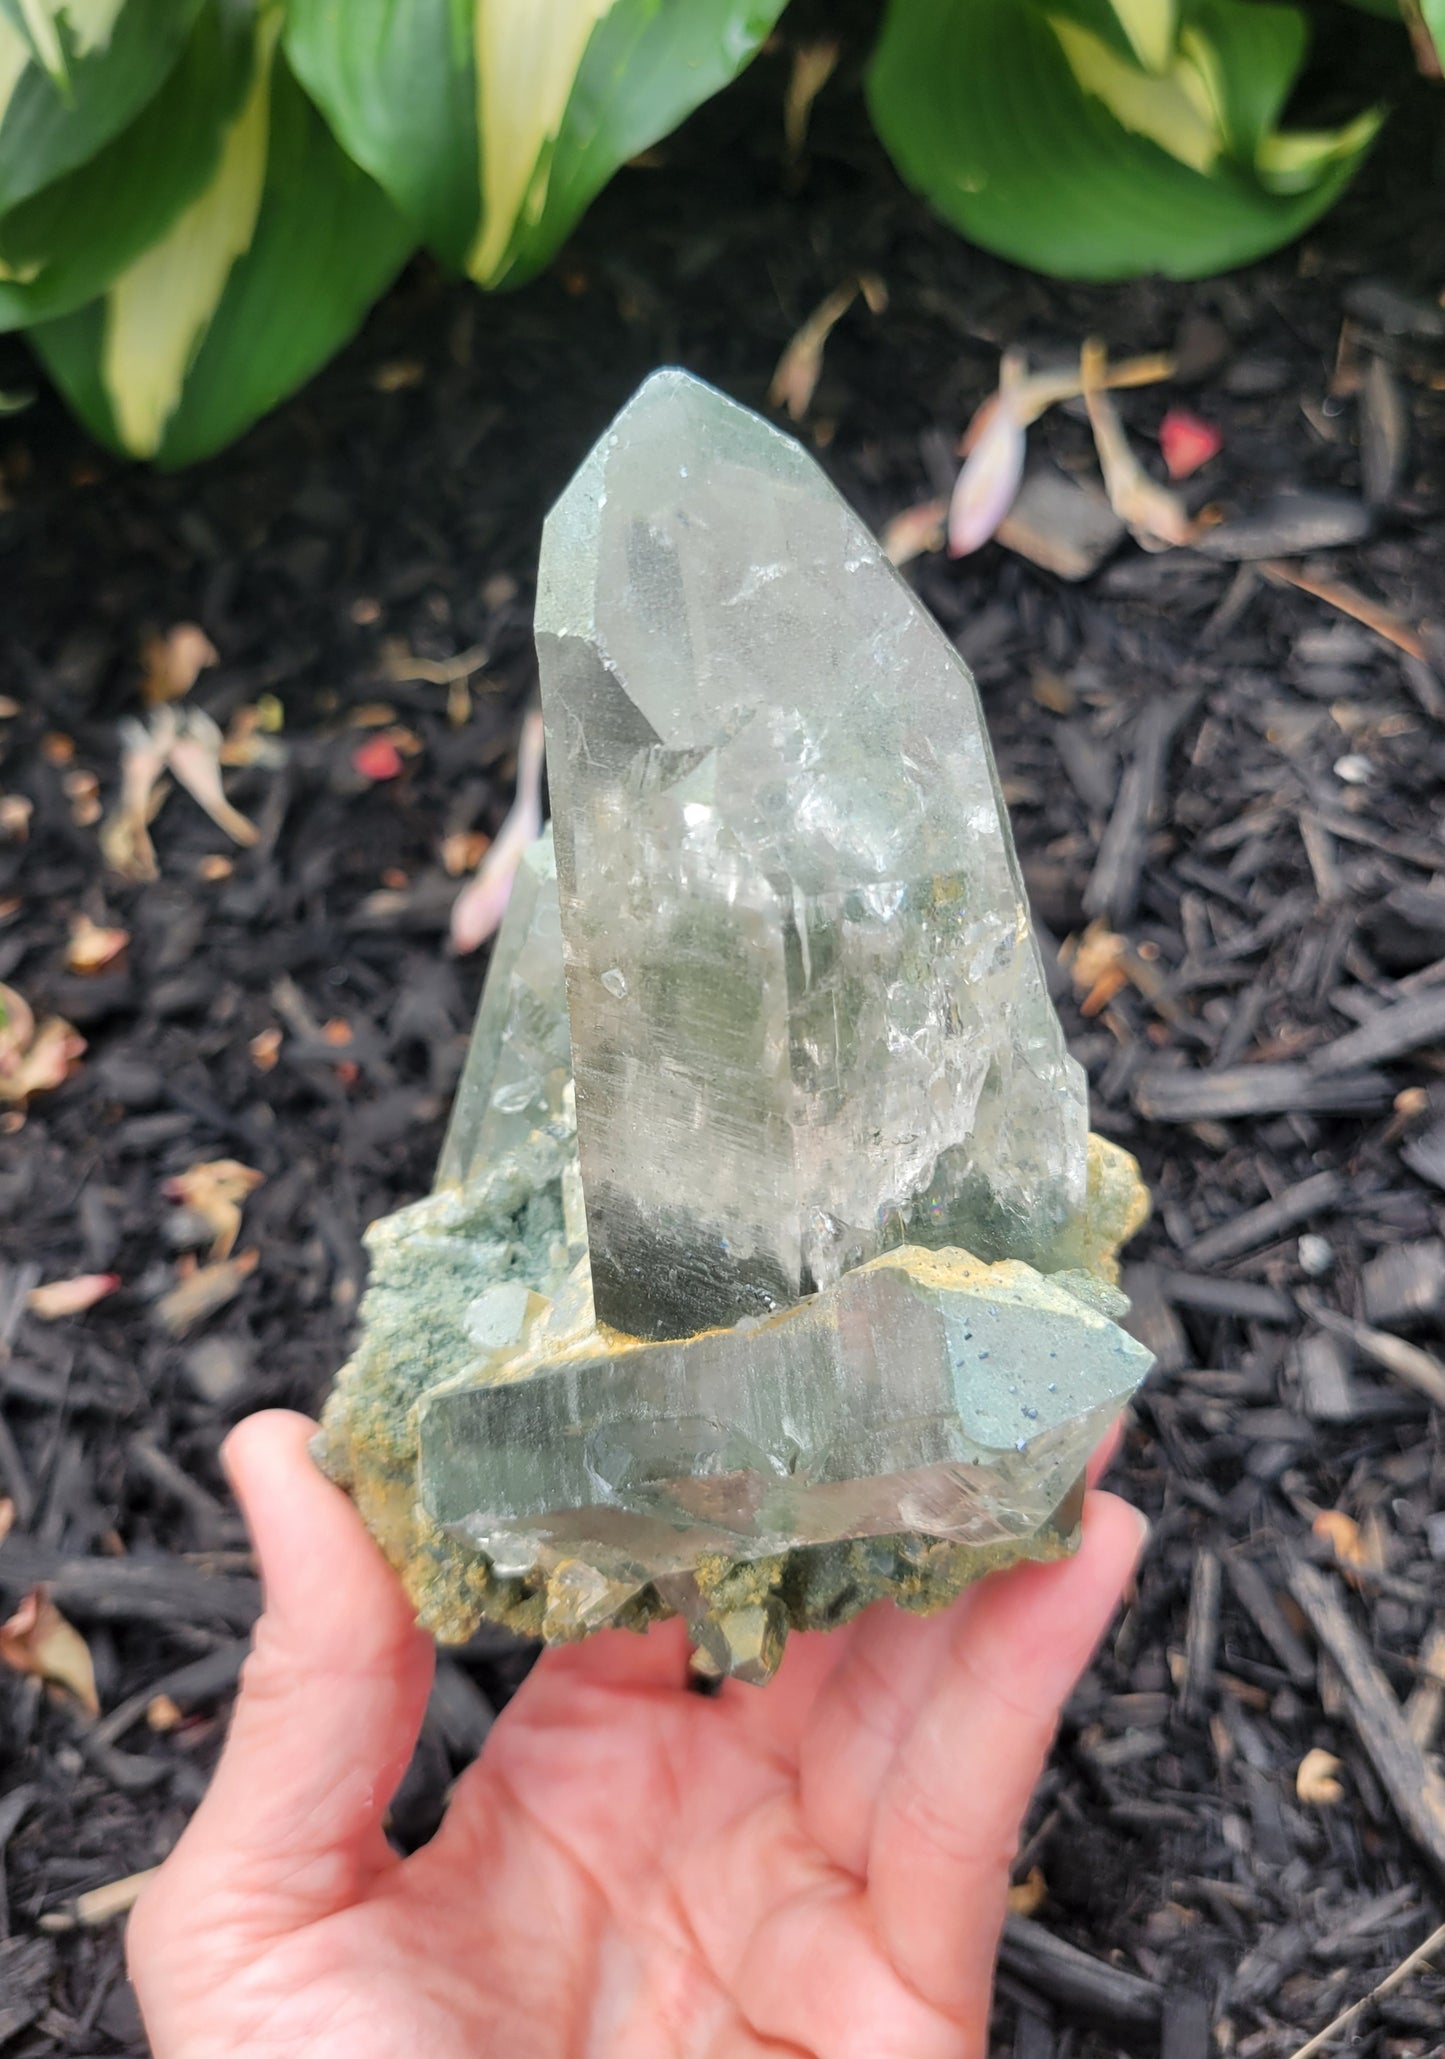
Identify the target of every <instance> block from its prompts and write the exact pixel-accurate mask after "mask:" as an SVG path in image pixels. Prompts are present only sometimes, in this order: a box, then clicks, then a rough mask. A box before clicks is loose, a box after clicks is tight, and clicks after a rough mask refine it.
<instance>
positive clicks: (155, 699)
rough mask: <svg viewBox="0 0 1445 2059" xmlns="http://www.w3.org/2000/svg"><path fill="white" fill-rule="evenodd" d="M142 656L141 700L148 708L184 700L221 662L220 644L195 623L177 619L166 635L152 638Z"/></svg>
mask: <svg viewBox="0 0 1445 2059" xmlns="http://www.w3.org/2000/svg"><path fill="white" fill-rule="evenodd" d="M141 657H142V659H143V661H144V663H145V677H144V679H142V681H141V689H140V691H141V699H142V700H143V701H144V702H145V704H146V706H147V707H148V708H155V707H159V706H160V705H161V704H162V703H163V702H165V701H178V700H180V699H181V698H182V696H183V695H185V694H188V693H189V692H190V690H191V688H192V687H193V686H194V685H195V683H196V681H197V680H198V679H199V678H200V676H201V674H202V672H203V671H204V670H205V669H206V667H207V666H208V665H219V664H220V662H221V654H220V652H219V651H218V650H217V649H216V646H215V645H214V644H213V643H212V642H211V639H210V638H209V637H208V636H207V634H206V632H205V630H204V629H201V628H199V627H198V626H197V625H196V623H194V622H177V624H176V625H175V627H174V629H168V630H167V631H166V633H165V635H164V636H152V637H150V638H149V639H148V641H147V642H146V644H145V647H144V649H143V650H142V652H141Z"/></svg>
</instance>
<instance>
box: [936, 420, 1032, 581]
mask: <svg viewBox="0 0 1445 2059" xmlns="http://www.w3.org/2000/svg"><path fill="white" fill-rule="evenodd" d="M1027 441H1028V439H1027V436H1026V433H1025V430H1024V426H1023V423H1022V422H1021V421H1020V420H1019V418H1018V415H1017V413H1016V412H1015V410H1014V408H1013V406H1012V405H1011V403H1010V402H1009V400H1008V399H1006V398H1005V396H1004V395H1003V394H1002V393H995V394H993V395H991V396H990V398H989V399H988V400H986V401H985V402H984V404H983V406H982V407H981V408H980V409H979V411H978V413H977V414H976V415H975V416H974V418H973V422H972V424H971V426H970V428H969V432H968V446H969V448H968V457H967V458H966V459H965V461H964V466H963V470H962V471H961V472H960V473H959V475H958V478H957V480H956V481H955V483H954V488H953V497H952V499H951V500H950V501H949V504H948V554H949V556H950V557H951V558H966V557H968V556H969V554H970V553H971V552H973V551H976V550H981V549H982V548H983V546H984V544H986V543H987V542H988V540H989V538H990V537H991V536H992V535H993V533H994V531H995V530H996V529H997V528H998V525H999V523H1000V522H1002V520H1003V518H1004V516H1005V515H1006V514H1007V513H1008V511H1009V509H1010V508H1011V507H1012V506H1013V504H1014V499H1015V496H1016V495H1017V493H1018V490H1019V486H1020V484H1021V483H1022V480H1023V476H1024V454H1025V451H1026V448H1027Z"/></svg>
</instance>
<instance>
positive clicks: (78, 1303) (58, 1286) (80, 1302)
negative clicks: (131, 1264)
mask: <svg viewBox="0 0 1445 2059" xmlns="http://www.w3.org/2000/svg"><path fill="white" fill-rule="evenodd" d="M119 1285H120V1274H119V1273H80V1274H78V1275H77V1277H76V1278H75V1279H73V1280H50V1281H48V1282H47V1283H46V1285H45V1286H43V1287H32V1288H31V1289H30V1292H29V1293H28V1294H27V1295H26V1297H25V1306H26V1307H27V1308H28V1309H29V1311H30V1313H31V1314H32V1315H33V1316H38V1317H39V1318H40V1320H41V1322H42V1323H53V1322H55V1321H57V1320H58V1319H59V1318H60V1317H62V1316H68V1315H84V1313H85V1311H86V1309H88V1308H94V1307H95V1304H96V1302H97V1301H104V1299H105V1297H106V1295H107V1294H114V1292H115V1290H116V1288H117V1287H118V1286H119Z"/></svg>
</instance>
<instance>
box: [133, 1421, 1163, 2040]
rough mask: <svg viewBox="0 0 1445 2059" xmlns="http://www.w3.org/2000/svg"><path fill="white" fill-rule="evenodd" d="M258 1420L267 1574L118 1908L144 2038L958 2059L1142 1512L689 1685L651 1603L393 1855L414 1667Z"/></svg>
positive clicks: (293, 1429) (322, 1506)
mask: <svg viewBox="0 0 1445 2059" xmlns="http://www.w3.org/2000/svg"><path fill="white" fill-rule="evenodd" d="M311 1427H312V1426H311V1425H310V1424H309V1423H307V1422H306V1421H305V1419H304V1418H302V1417H299V1416H292V1415H285V1414H278V1413H273V1414H267V1415H263V1416H256V1417H253V1418H251V1419H250V1421H248V1422H247V1423H245V1424H243V1425H242V1426H241V1428H240V1429H239V1430H237V1431H236V1432H235V1433H234V1434H233V1436H232V1438H231V1440H230V1445H229V1447H228V1463H229V1465H230V1469H231V1472H232V1476H233V1478H234V1480H235V1483H236V1486H237V1490H238V1493H239V1494H240V1497H241V1500H242V1503H243V1505H244V1507H245V1509H246V1513H247V1516H248V1520H249V1521H250V1524H251V1528H252V1532H253V1535H254V1537H255V1540H256V1546H257V1551H258V1553H259V1556H260V1559H261V1565H262V1571H263V1574H264V1577H265V1582H266V1593H267V1608H266V1614H265V1616H264V1617H263V1619H262V1622H261V1624H260V1626H259V1628H258V1632H257V1640H256V1649H255V1652H254V1653H253V1655H252V1657H251V1659H250V1660H249V1661H248V1663H247V1667H246V1674H245V1679H244V1683H243V1688H242V1692H241V1696H240V1699H239V1701H238V1703H237V1707H236V1715H235V1720H234V1723H233V1727H232V1732H231V1737H230V1740H229V1742H228V1744H227V1746H226V1750H225V1753H224V1755H223V1758H222V1760H221V1764H220V1766H219V1768H218V1770H217V1773H216V1778H215V1780H214V1782H213V1784H212V1787H211V1790H210V1792H209V1793H208V1795H207V1797H206V1799H205V1801H204V1802H203V1804H202V1806H201V1808H200V1809H199V1810H198V1812H197V1814H196V1816H195V1819H194V1820H193V1822H192V1823H191V1825H190V1827H189V1829H188V1830H187V1831H186V1833H185V1835H184V1836H183V1837H182V1839H181V1841H180V1843H179V1844H178V1846H177V1847H176V1850H175V1851H174V1853H173V1854H172V1856H171V1857H170V1859H169V1860H168V1861H167V1862H166V1864H165V1866H164V1867H163V1868H162V1869H161V1871H160V1873H159V1875H158V1876H157V1878H156V1880H155V1881H154V1882H153V1883H152V1885H151V1886H150V1887H149V1888H148V1890H147V1892H146V1894H145V1895H144V1896H143V1898H142V1900H141V1902H140V1904H139V1905H138V1907H137V1909H136V1912H135V1915H134V1916H133V1918H132V1921H131V1931H130V1938H129V1950H130V1958H131V1969H132V1974H133V1977H134V1980H135V1983H136V1988H137V1991H138V1993H139V1996H140V2000H141V2005H142V2008H143V2011H144V2014H145V2018H146V2024H147V2028H148V2030H149V2032H150V2035H151V2038H152V2042H153V2049H154V2051H155V2053H156V2055H157V2059H211V2055H216V2059H220V2055H221V2054H225V2055H227V2059H233V2055H236V2054H248V2053H267V2054H272V2055H276V2059H288V2055H293V2054H295V2055H300V2054H306V2055H314V2059H331V2055H335V2059H343V2055H344V2059H390V2055H393V2054H395V2055H397V2059H400V2055H402V2054H406V2055H408V2059H410V2055H423V2059H452V2055H453V2054H456V2055H461V2054H464V2053H465V2054H469V2055H476V2054H485V2055H489V2059H490V2055H496V2059H571V2055H577V2059H583V2055H586V2059H614V2055H616V2059H734V2055H737V2059H742V2055H745V2054H746V2055H754V2054H765V2053H774V2054H792V2055H798V2054H817V2055H820V2059H935V2055H937V2059H964V2055H974V2054H981V2053H982V2052H983V2051H984V2050H985V2046H986V2031H987V2018H988V2000H989V1989H990V1982H991V1975H992V1966H993V1958H994V1953H995V1950H996V1947H997V1942H998V1933H999V1927H1000V1924H1001V1922H1002V1917H1003V1911H1004V1898H1005V1891H1006V1888H1007V1882H1008V1874H1009V1867H1010V1864H1011V1861H1012V1858H1013V1854H1014V1849H1015V1846H1016V1842H1017V1838H1018V1831H1019V1825H1020V1823H1021V1821H1022V1817H1023V1813H1024V1810H1025V1808H1026V1806H1027V1802H1028V1797H1029V1793H1030V1790H1031V1789H1032V1786H1033V1784H1034V1782H1035V1780H1036V1779H1037V1777H1038V1773H1039V1769H1040V1766H1041V1764H1042V1760H1043V1757H1044V1754H1045V1752H1046V1750H1047V1748H1048V1743H1049V1739H1050V1737H1051V1735H1052V1733H1053V1729H1054V1725H1055V1723H1056V1721H1057V1717H1058V1711H1059V1707H1060V1704H1061V1702H1062V1700H1063V1698H1064V1696H1065V1695H1066V1694H1067V1692H1068V1690H1069V1688H1070V1686H1071V1685H1072V1683H1073V1681H1074V1679H1075V1678H1076V1676H1077V1674H1078V1673H1079V1671H1080V1670H1081V1668H1082V1667H1083V1666H1084V1664H1085V1663H1086V1661H1087V1659H1088V1656H1089V1653H1090V1651H1091V1650H1092V1648H1093V1646H1094V1644H1095V1642H1096V1640H1097V1639H1098V1637H1099V1635H1100V1633H1101V1632H1102V1630H1103V1628H1104V1625H1105V1623H1106V1622H1107V1619H1108V1616H1109V1613H1110V1611H1111V1610H1112V1608H1113V1606H1114V1603H1115V1601H1116V1599H1117V1597H1118V1594H1119V1591H1120V1589H1121V1587H1122V1585H1123V1582H1124V1580H1125V1579H1126V1578H1127V1576H1128V1573H1129V1570H1130V1568H1131V1566H1132V1564H1133V1561H1134V1557H1135V1555H1136V1553H1137V1550H1138V1547H1139V1542H1140V1537H1141V1525H1140V1522H1139V1519H1138V1518H1137V1517H1136V1516H1135V1515H1134V1512H1133V1511H1132V1510H1130V1509H1129V1508H1127V1507H1126V1506H1125V1504H1123V1503H1122V1502H1119V1501H1117V1500H1115V1499H1114V1497H1112V1496H1110V1495H1107V1494H1098V1493H1092V1494H1091V1495H1090V1496H1089V1500H1088V1506H1087V1509H1086V1515H1085V1535H1084V1543H1083V1546H1082V1548H1081V1550H1080V1552H1079V1554H1078V1556H1077V1557H1076V1558H1074V1559H1072V1560H1070V1561H1068V1562H1067V1563H1065V1564H1062V1565H1057V1566H1047V1567H1044V1566H1037V1567H1035V1566H1029V1567H1023V1568H1019V1569H1018V1570H1016V1571H1014V1572H1011V1573H1007V1574H1003V1575H1000V1576H997V1577H995V1578H993V1579H990V1580H988V1581H986V1582H984V1583H982V1584H981V1585H980V1586H978V1587H976V1588H974V1589H972V1590H971V1591H970V1592H969V1593H968V1594H966V1595H965V1596H964V1597H963V1599H962V1600H961V1601H959V1602H958V1603H956V1604H955V1605H954V1607H953V1608H951V1609H949V1610H948V1611H947V1612H945V1613H944V1614H942V1615H939V1616H935V1617H932V1618H928V1619H918V1618H914V1617H909V1616H906V1615H904V1614H903V1613H901V1612H900V1611H898V1610H896V1609H894V1608H892V1607H891V1606H889V1605H882V1606H879V1607H876V1608H873V1609H870V1610H869V1611H867V1613H866V1614H865V1615H863V1616H861V1617H860V1618H858V1620H857V1621H856V1622H855V1623H853V1624H851V1625H850V1626H848V1627H847V1628H845V1629H843V1630H839V1631H834V1632H832V1633H831V1634H829V1635H826V1636H823V1635H814V1636H805V1637H797V1638H794V1639H793V1641H792V1642H791V1643H790V1645H789V1648H788V1652H787V1655H786V1657H785V1659H784V1662H783V1666H782V1668H781V1670H780V1672H779V1674H778V1677H777V1678H776V1680H774V1681H773V1682H772V1684H771V1685H770V1686H768V1687H767V1688H763V1689H758V1688H753V1687H746V1686H740V1685H737V1684H736V1683H728V1684H726V1685H725V1686H724V1688H723V1691H722V1692H721V1693H720V1694H718V1695H717V1696H714V1697H704V1696H701V1695H697V1694H694V1693H690V1692H688V1690H687V1685H686V1680H687V1645H686V1640H685V1637H684V1635H683V1633H682V1631H681V1628H680V1626H679V1625H678V1624H676V1623H667V1624H663V1625H659V1626H658V1627H656V1628H654V1629H653V1630H651V1631H650V1632H649V1633H648V1634H647V1636H646V1637H636V1636H632V1635H629V1634H628V1633H626V1632H621V1631H617V1632H608V1633H605V1634H603V1635H601V1636H598V1637H595V1638H593V1639H591V1640H590V1641H589V1642H588V1643H586V1644H584V1645H581V1646H577V1647H573V1648H571V1649H568V1650H562V1651H554V1652H549V1653H548V1654H546V1656H544V1657H543V1658H542V1660H541V1661H540V1662H539V1663H538V1665H537V1667H536V1668H535V1670H534V1671H533V1672H532V1674H531V1675H530V1677H529V1678H528V1680H527V1681H526V1683H525V1685H524V1686H523V1687H522V1689H521V1691H520V1693H519V1694H518V1695H517V1696H516V1698H515V1700H514V1701H513V1702H512V1703H511V1704H510V1705H509V1707H508V1708H507V1710H506V1711H505V1713H504V1714H503V1716H502V1717H501V1718H500V1720H499V1721H498V1723H497V1726H496V1728H495V1730H494V1732H493V1734H492V1736H491V1737H490V1739H489V1740H488V1743H487V1746H486V1749H485V1751H484V1752H483V1754H482V1757H481V1758H480V1759H479V1760H478V1761H477V1763H476V1764H475V1765H474V1766H472V1767H471V1768H470V1769H469V1770H468V1771H467V1773H465V1774H464V1775H463V1776H462V1778H461V1780H460V1781H459V1782H458V1783H457V1786H456V1790H455V1792H454V1794H453V1796H452V1799H451V1802H450V1806H449V1808H448V1811H447V1815H446V1818H445V1820H444V1822H443V1823H442V1826H441V1828H440V1830H439V1831H438V1833H437V1835H436V1836H435V1838H433V1840H432V1842H431V1843H430V1844H429V1845H427V1846H426V1847H425V1848H424V1849H423V1850H422V1851H419V1852H417V1853H415V1854H414V1855H413V1856H412V1857H411V1858H409V1859H405V1860H402V1859H399V1858H398V1857H397V1856H396V1855H395V1854H394V1853H393V1852H392V1851H391V1850H390V1848H389V1846H388V1845H387V1842H386V1838H385V1835H384V1831H383V1818H384V1815H385V1811H386V1808H387V1805H388V1802H389V1800H390V1798H391V1795H392V1793H393V1792H394V1790H395V1787H396V1784H397V1782H398V1780H399V1779H400V1776H401V1774H402V1771H403V1770H404V1768H405V1765H406V1762H407V1759H408V1757H409V1755H410V1752H411V1749H412V1746H413V1744H414V1742H415V1738H416V1734H417V1731H418V1729H419V1726H420V1722H421V1717H422V1712H423V1709H424V1707H425V1702H426V1696H427V1690H428V1685H429V1682H430V1677H431V1648H430V1645H429V1642H428V1641H427V1640H426V1639H425V1638H423V1637H422V1636H421V1635H420V1633H418V1632H417V1630H416V1629H415V1628H414V1626H413V1624H412V1620H411V1615H410V1611H409V1609H408V1606H407V1604H406V1602H405V1599H404V1597H403V1595H402V1593H401V1589H400V1587H399V1585H398V1584H397V1582H396V1580H395V1579H394V1577H393V1575H392V1573H391V1572H390V1570H389V1569H388V1567H387V1566H386V1565H385V1563H384V1561H383V1560H382V1558H381V1557H380V1554H379V1553H378V1552H377V1550H376V1548H375V1546H374V1545H373V1544H372V1542H371V1540H370V1538H369V1537H368V1536H367V1534H366V1532H365V1530H364V1529H363V1528H362V1525H361V1522H360V1519H359V1518H358V1517H357V1515H356V1514H355V1512H354V1510H353V1509H352V1507H351V1505H350V1503H349V1502H348V1501H347V1500H346V1499H345V1498H344V1497H343V1496H342V1495H341V1494H340V1493H338V1492H337V1490H336V1489H335V1488H333V1487H331V1486H329V1485H328V1484H327V1482H326V1481H324V1480H323V1479H322V1478H321V1476H320V1475H319V1474H318V1473H316V1472H315V1470H314V1469H313V1467H312V1465H311V1462H310V1460H309V1458H308V1457H307V1455H306V1439H307V1436H308V1434H309V1432H310V1430H311Z"/></svg>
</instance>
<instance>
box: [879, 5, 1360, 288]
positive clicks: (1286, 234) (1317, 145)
mask: <svg viewBox="0 0 1445 2059" xmlns="http://www.w3.org/2000/svg"><path fill="white" fill-rule="evenodd" d="M1308 33H1309V32H1308V24H1307V21H1306V17H1305V15H1304V14H1303V12H1302V11H1301V10H1300V9H1299V8H1297V7H1285V6H1274V5H1270V4H1267V0H890V5H889V9H888V14H887V19H886V23H885V26H884V30H883V35H882V39H881V41H880V43H879V46H878V49H877V52H876V54H875V56H874V59H873V65H872V71H871V75H870V79H869V102H870V105H871V107H872V111H873V117H874V120H875V122H876V123H877V126H878V129H879V133H880V134H881V135H882V137H883V140H884V142H885V143H886V144H887V146H888V148H889V151H890V152H891V154H892V156H893V159H894V162H895V163H896V164H897V166H898V168H899V170H900V171H901V172H902V174H903V176H904V178H905V179H907V180H908V182H909V184H910V185H912V186H914V187H915V188H916V189H917V190H918V191H919V192H920V193H922V194H924V195H925V196H926V197H927V198H928V199H929V200H930V201H931V202H932V203H933V205H934V206H935V207H936V208H937V209H938V211H939V213H941V214H942V215H944V216H945V217H946V218H947V219H948V220H949V221H950V222H952V223H953V224H954V225H955V226H956V227H957V228H959V229H961V230H962V231H963V233H964V234H965V235H966V236H969V237H971V238H972V240H973V241H974V242H976V243H981V244H983V245H984V246H985V247H986V248H988V249H990V250H996V251H998V252H999V253H1000V254H1002V255H1003V256H1005V257H1011V258H1014V259H1016V260H1017V261H1018V262H1020V263H1022V264H1026V265H1030V266H1032V267H1034V268H1035V269H1036V270H1038V271H1043V272H1050V273H1053V274H1055V275H1056V276H1058V277H1064V278H1075V279H1081V278H1082V279H1118V278H1124V277H1128V276H1131V275H1135V274H1138V273H1141V272H1163V273H1165V274H1167V275H1168V276H1169V277H1171V278H1196V277H1199V276H1201V275H1202V274H1205V273H1208V272H1217V271H1222V270H1225V269H1226V268H1228V267H1230V266H1232V265H1238V264H1242V263H1245V262H1247V261H1248V260H1249V259H1251V258H1255V257H1258V256H1260V255H1261V254H1262V253H1263V252H1265V251H1267V250H1272V249H1274V248H1275V247H1276V246H1277V245H1279V244H1281V243H1285V242H1288V241H1289V239H1290V238H1291V237H1293V236H1296V235H1298V234H1299V232H1300V231H1301V230H1302V229H1304V228H1306V227H1307V226H1308V225H1309V223H1311V222H1312V221H1314V220H1315V219H1316V217H1317V216H1319V215H1320V214H1322V213H1323V211H1324V210H1325V208H1327V207H1328V206H1329V204H1330V202H1331V201H1332V200H1333V199H1334V198H1335V197H1336V195H1337V194H1338V193H1339V192H1340V190H1341V189H1342V187H1343V186H1344V185H1345V183H1346V181H1347V180H1348V179H1349V178H1350V176H1351V174H1352V173H1353V172H1354V170H1355V169H1356V167H1357V166H1358V165H1359V163H1360V160H1361V158H1362V157H1363V155H1364V153H1365V152H1366V150H1367V149H1368V148H1369V146H1370V143H1371V142H1372V141H1373V139H1374V136H1375V132H1376V130H1377V129H1378V128H1379V125H1380V120H1381V113H1380V110H1378V109H1376V108H1368V109H1365V110H1362V111H1361V112H1360V113H1359V114H1357V115H1356V116H1355V118H1354V119H1353V120H1351V121H1349V122H1346V123H1345V124H1344V125H1343V126H1340V127H1336V128H1328V129H1299V128H1293V127H1288V126H1283V125H1282V124H1281V115H1282V111H1283V109H1284V106H1285V103H1286V101H1287V99H1288V97H1289V94H1290V91H1291V88H1292V87H1293V85H1294V83H1295V80H1296V78H1297V76H1298V74H1299V71H1300V68H1301V66H1302V64H1303V62H1304V57H1305V51H1306V46H1307V42H1308ZM1360 33H1361V34H1363V35H1368V34H1372V33H1375V31H1374V30H1373V29H1372V28H1371V27H1369V26H1367V25H1365V24H1363V23H1362V24H1361V29H1360Z"/></svg>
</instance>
